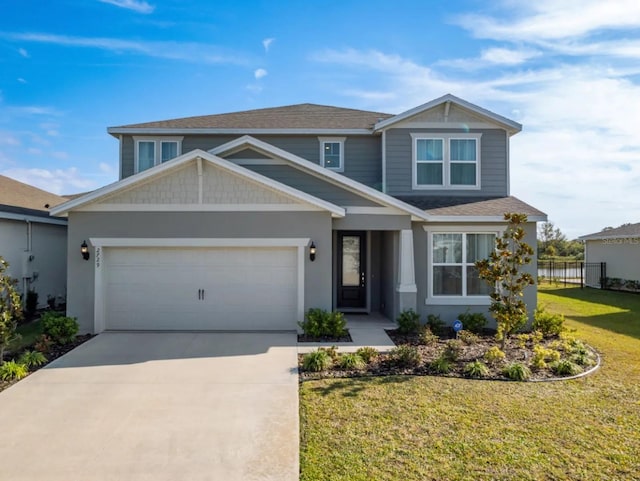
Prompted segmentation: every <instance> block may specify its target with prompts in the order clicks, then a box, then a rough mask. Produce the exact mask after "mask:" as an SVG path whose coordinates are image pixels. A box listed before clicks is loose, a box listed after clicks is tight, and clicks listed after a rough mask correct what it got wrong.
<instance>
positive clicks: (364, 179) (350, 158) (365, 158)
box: [122, 135, 382, 190]
mask: <svg viewBox="0 0 640 481" xmlns="http://www.w3.org/2000/svg"><path fill="white" fill-rule="evenodd" d="M238 137H240V135H185V136H184V139H183V140H182V153H187V152H190V151H192V150H194V149H201V150H205V151H207V150H210V149H213V148H214V147H218V146H219V145H222V144H224V143H226V142H229V141H231V140H233V139H236V138H238ZM253 137H255V138H257V139H259V140H262V141H264V142H267V143H269V144H272V145H274V146H276V147H278V148H280V149H283V150H286V151H287V152H290V153H292V154H294V155H297V156H299V157H302V158H303V159H306V160H309V161H310V162H314V163H316V164H318V163H319V162H320V141H319V140H318V137H319V136H318V135H296V136H292V135H289V136H284V135H254V136H253ZM344 150H345V170H344V172H343V175H346V176H347V177H350V178H352V179H354V180H357V181H358V182H361V183H363V184H365V185H368V186H370V187H373V188H376V189H378V190H380V189H381V186H382V160H381V159H382V151H381V147H380V137H379V136H367V135H358V136H347V139H346V141H345V144H344ZM231 157H234V158H241V157H242V156H241V155H234V156H231ZM231 157H230V158H231ZM250 157H252V158H256V156H255V155H251V156H250ZM134 171H135V169H134V142H133V138H132V137H131V136H129V135H125V136H123V141H122V178H125V177H129V176H131V175H133V174H134Z"/></svg>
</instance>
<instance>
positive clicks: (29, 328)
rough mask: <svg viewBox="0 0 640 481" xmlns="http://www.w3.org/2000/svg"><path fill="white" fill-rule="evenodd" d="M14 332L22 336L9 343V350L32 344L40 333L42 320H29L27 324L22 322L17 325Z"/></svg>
mask: <svg viewBox="0 0 640 481" xmlns="http://www.w3.org/2000/svg"><path fill="white" fill-rule="evenodd" d="M16 332H17V333H18V334H20V335H21V336H22V337H21V338H20V339H18V340H17V341H15V342H13V343H11V345H10V346H9V350H10V351H11V352H17V351H20V350H21V349H23V348H25V347H28V346H30V345H32V344H33V343H34V342H35V340H36V339H37V338H38V336H40V335H41V334H42V322H40V320H37V321H34V322H30V323H29V324H23V325H21V326H18V329H16Z"/></svg>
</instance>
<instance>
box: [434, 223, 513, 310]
mask: <svg viewBox="0 0 640 481" xmlns="http://www.w3.org/2000/svg"><path fill="white" fill-rule="evenodd" d="M423 228H424V230H425V231H427V230H428V235H427V297H426V299H425V305H476V306H488V305H490V304H491V297H489V296H488V295H487V296H478V295H472V296H468V295H461V296H443V295H434V293H433V268H434V266H438V265H450V266H462V292H463V293H466V290H467V289H466V287H467V277H466V267H467V266H469V265H470V264H469V263H467V262H465V261H466V257H467V251H466V242H465V240H466V235H465V234H493V235H495V236H496V237H499V236H501V235H502V233H503V232H504V226H499V225H486V226H467V227H462V226H461V227H451V226H429V227H427V226H423ZM434 234H463V243H462V262H461V263H456V264H443V263H434V262H433V235H434Z"/></svg>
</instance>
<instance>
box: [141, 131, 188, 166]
mask: <svg viewBox="0 0 640 481" xmlns="http://www.w3.org/2000/svg"><path fill="white" fill-rule="evenodd" d="M134 141H135V165H136V172H142V171H144V170H147V169H150V168H151V167H153V166H154V165H158V164H161V163H163V162H167V161H168V160H171V159H174V158H175V157H177V156H179V155H180V151H181V150H182V137H164V138H149V137H134Z"/></svg>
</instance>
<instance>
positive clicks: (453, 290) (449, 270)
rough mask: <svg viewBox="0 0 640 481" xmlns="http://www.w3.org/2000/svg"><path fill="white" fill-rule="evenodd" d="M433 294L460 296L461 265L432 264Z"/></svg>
mask: <svg viewBox="0 0 640 481" xmlns="http://www.w3.org/2000/svg"><path fill="white" fill-rule="evenodd" d="M433 294H434V295H436V296H461V295H462V266H434V268H433Z"/></svg>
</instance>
